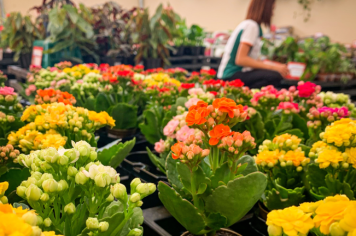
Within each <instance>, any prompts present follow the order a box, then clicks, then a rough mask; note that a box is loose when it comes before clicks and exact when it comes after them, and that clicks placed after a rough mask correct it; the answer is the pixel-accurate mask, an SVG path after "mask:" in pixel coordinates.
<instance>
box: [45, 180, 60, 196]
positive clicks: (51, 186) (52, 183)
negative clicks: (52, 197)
mask: <svg viewBox="0 0 356 236" xmlns="http://www.w3.org/2000/svg"><path fill="white" fill-rule="evenodd" d="M42 188H43V190H44V191H45V192H46V193H53V192H57V190H58V183H57V181H56V180H54V179H47V180H45V181H43V183H42Z"/></svg>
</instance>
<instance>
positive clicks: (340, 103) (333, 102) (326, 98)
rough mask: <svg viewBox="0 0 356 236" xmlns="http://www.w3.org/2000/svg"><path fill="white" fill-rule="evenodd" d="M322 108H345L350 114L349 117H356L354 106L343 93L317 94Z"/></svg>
mask: <svg viewBox="0 0 356 236" xmlns="http://www.w3.org/2000/svg"><path fill="white" fill-rule="evenodd" d="M319 96H320V97H321V99H322V101H323V103H324V106H327V107H338V108H340V107H347V108H348V109H349V111H350V112H351V117H356V108H355V104H353V103H352V102H351V99H350V96H349V95H347V94H344V93H333V92H330V91H329V92H326V93H325V92H321V93H320V94H319Z"/></svg>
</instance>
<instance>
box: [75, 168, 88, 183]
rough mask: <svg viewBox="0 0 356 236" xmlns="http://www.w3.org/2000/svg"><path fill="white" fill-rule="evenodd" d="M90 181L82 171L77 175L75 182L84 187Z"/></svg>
mask: <svg viewBox="0 0 356 236" xmlns="http://www.w3.org/2000/svg"><path fill="white" fill-rule="evenodd" d="M88 179H89V178H88V177H87V176H86V175H85V174H84V173H83V172H81V171H80V172H78V173H77V174H76V175H75V182H76V183H77V184H81V185H84V184H85V183H86V182H87V181H88Z"/></svg>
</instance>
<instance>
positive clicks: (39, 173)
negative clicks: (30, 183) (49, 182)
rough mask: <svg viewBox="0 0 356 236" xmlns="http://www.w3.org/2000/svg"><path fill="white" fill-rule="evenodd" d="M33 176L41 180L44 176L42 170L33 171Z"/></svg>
mask: <svg viewBox="0 0 356 236" xmlns="http://www.w3.org/2000/svg"><path fill="white" fill-rule="evenodd" d="M31 177H33V178H35V179H36V180H40V179H41V177H42V173H41V172H33V173H32V174H31Z"/></svg>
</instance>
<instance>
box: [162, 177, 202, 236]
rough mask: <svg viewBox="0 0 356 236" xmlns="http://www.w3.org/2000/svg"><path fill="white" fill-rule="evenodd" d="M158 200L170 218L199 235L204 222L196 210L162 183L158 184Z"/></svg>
mask: <svg viewBox="0 0 356 236" xmlns="http://www.w3.org/2000/svg"><path fill="white" fill-rule="evenodd" d="M158 190H159V194H158V196H159V199H160V200H161V202H162V203H163V205H164V207H165V208H166V209H167V210H168V211H169V213H171V214H172V216H173V217H174V218H175V219H176V220H177V221H178V222H179V223H180V224H181V225H183V227H184V228H186V229H187V230H188V231H189V232H191V233H192V234H199V232H200V231H202V230H203V229H204V228H205V226H206V225H205V222H204V219H203V217H202V215H201V214H200V213H199V212H198V209H197V208H196V207H195V206H194V205H193V204H191V203H190V202H189V201H187V200H185V199H182V197H181V196H180V195H179V194H178V193H177V192H176V191H174V189H172V188H170V187H169V186H168V185H166V184H164V183H163V182H159V184H158Z"/></svg>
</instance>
